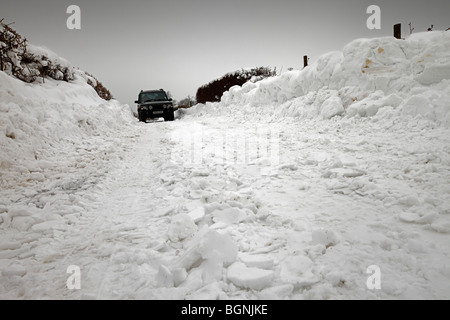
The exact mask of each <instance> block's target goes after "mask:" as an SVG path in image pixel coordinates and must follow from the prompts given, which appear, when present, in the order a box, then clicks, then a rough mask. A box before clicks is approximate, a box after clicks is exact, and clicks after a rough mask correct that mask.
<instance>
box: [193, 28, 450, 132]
mask: <svg viewBox="0 0 450 320" xmlns="http://www.w3.org/2000/svg"><path fill="white" fill-rule="evenodd" d="M380 110H383V112H385V113H390V114H393V115H395V116H398V117H417V116H420V117H423V118H425V119H429V120H432V121H436V122H439V123H440V124H442V125H444V126H450V32H448V31H447V32H444V31H434V32H426V33H419V34H413V35H412V36H410V37H409V38H407V39H406V40H397V39H395V38H393V37H383V38H374V39H358V40H355V41H353V42H351V43H349V44H348V45H347V46H345V47H344V49H343V50H342V52H340V51H339V52H338V51H336V52H330V53H328V54H325V55H323V56H321V57H320V58H319V59H318V60H317V61H316V62H315V63H313V64H311V65H310V66H309V67H307V68H305V69H303V70H293V71H290V72H286V73H284V74H282V75H280V76H276V77H271V78H268V79H265V80H262V81H260V82H256V83H252V82H248V83H246V84H244V85H243V86H242V87H239V86H235V87H232V88H231V89H230V90H229V91H227V92H225V93H224V94H223V96H222V99H221V102H220V103H214V104H211V103H208V104H207V105H206V106H205V105H198V106H196V107H195V108H193V109H192V110H189V111H188V112H187V113H188V114H195V115H202V114H205V113H211V114H217V113H219V114H237V116H238V117H239V118H244V119H245V118H248V117H249V116H251V117H257V118H268V119H277V118H280V117H301V118H322V119H329V118H332V117H335V116H349V117H355V116H359V117H371V116H374V115H376V114H378V112H379V111H380Z"/></svg>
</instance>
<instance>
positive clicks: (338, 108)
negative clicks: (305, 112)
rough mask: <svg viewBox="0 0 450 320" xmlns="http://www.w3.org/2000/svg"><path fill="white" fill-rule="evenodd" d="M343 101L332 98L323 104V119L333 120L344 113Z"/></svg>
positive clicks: (321, 113)
mask: <svg viewBox="0 0 450 320" xmlns="http://www.w3.org/2000/svg"><path fill="white" fill-rule="evenodd" d="M344 111H345V110H344V107H343V105H342V100H341V98H339V97H338V96H331V97H330V98H328V99H327V100H325V102H324V103H323V104H322V107H321V108H320V115H321V116H322V118H323V119H331V118H333V117H335V116H339V115H341V114H343V113H344Z"/></svg>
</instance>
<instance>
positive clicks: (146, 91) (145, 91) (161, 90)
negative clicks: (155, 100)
mask: <svg viewBox="0 0 450 320" xmlns="http://www.w3.org/2000/svg"><path fill="white" fill-rule="evenodd" d="M149 92H165V91H164V90H163V89H160V90H141V92H140V93H149Z"/></svg>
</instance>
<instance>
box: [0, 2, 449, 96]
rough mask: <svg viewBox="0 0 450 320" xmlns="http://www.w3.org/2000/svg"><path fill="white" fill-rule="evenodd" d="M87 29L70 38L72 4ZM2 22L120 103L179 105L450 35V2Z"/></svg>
mask: <svg viewBox="0 0 450 320" xmlns="http://www.w3.org/2000/svg"><path fill="white" fill-rule="evenodd" d="M71 4H74V5H78V6H79V7H80V9H81V30H69V29H67V27H66V20H67V18H68V17H69V15H68V14H67V13H66V9H67V7H68V6H69V5H71ZM372 4H374V5H378V6H380V8H381V27H382V29H381V30H369V29H367V27H366V21H367V19H368V18H369V15H368V14H367V13H366V10H367V7H368V6H369V5H372ZM0 18H5V21H6V22H7V23H10V22H15V24H14V25H13V28H15V29H16V30H17V31H19V32H20V33H21V34H22V35H24V36H25V37H27V39H28V40H29V42H30V43H33V44H35V45H39V46H44V47H47V48H49V49H51V50H53V51H54V52H56V53H57V54H58V55H60V56H61V57H64V58H66V59H67V60H69V61H70V62H71V63H72V64H73V65H75V66H78V67H80V68H81V69H82V70H85V71H87V72H89V73H92V74H93V75H94V76H96V77H97V78H98V79H99V80H100V81H101V82H102V83H103V84H104V85H105V86H106V87H107V88H108V89H110V90H111V92H112V93H113V95H114V96H115V97H116V98H118V99H119V100H120V101H121V102H122V103H128V104H132V103H133V101H134V100H135V98H136V96H137V93H138V92H139V91H140V90H141V89H155V88H156V89H158V88H164V89H166V90H169V91H171V93H172V95H173V97H174V99H178V100H179V99H183V98H185V97H187V95H191V96H195V93H196V91H197V88H198V87H199V86H201V85H203V84H206V83H208V82H209V81H211V80H214V79H216V78H218V77H220V76H222V75H223V74H225V73H227V72H229V71H233V70H237V69H240V68H243V67H259V66H267V67H277V70H278V71H280V69H281V68H283V71H285V70H286V69H287V68H289V67H294V68H301V67H302V66H303V65H302V64H303V61H302V57H303V55H308V56H309V57H310V59H311V61H314V60H315V59H317V58H318V57H319V56H320V55H322V54H324V53H326V52H329V51H332V50H341V49H342V48H343V46H344V45H346V44H347V43H348V42H349V41H351V40H353V39H356V38H371V37H377V36H390V35H391V34H392V26H393V24H395V23H402V26H403V35H406V34H409V27H408V23H409V22H411V23H412V25H413V27H414V28H415V31H414V32H419V31H426V29H427V28H428V27H429V26H430V25H431V24H434V26H435V29H440V30H442V29H446V28H448V27H450V1H448V0H427V1H425V0H420V1H418V0H400V1H398V0H397V1H393V0H391V1H387V0H378V1H377V0H373V1H367V0H334V1H331V0H328V1H324V0H305V1H295V0H275V1H271V0H226V1H225V0H222V1H216V0H209V1H206V0H184V1H181V0H161V1H159V0H158V1H144V0H127V1H124V0H90V1H87V0H2V2H1V4H0Z"/></svg>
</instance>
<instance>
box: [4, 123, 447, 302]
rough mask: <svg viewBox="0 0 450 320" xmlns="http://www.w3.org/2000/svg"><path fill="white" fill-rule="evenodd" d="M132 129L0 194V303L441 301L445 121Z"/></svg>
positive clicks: (85, 146)
mask: <svg viewBox="0 0 450 320" xmlns="http://www.w3.org/2000/svg"><path fill="white" fill-rule="evenodd" d="M380 129H382V130H380ZM128 130H129V132H127V133H125V134H123V135H122V136H121V137H115V138H111V139H110V140H108V141H102V142H101V141H99V138H98V137H93V139H92V141H84V142H80V144H79V145H78V146H77V147H76V148H75V147H74V148H75V150H72V151H70V150H62V151H61V154H60V155H59V156H58V157H55V158H53V159H52V163H53V165H50V164H49V165H48V166H47V167H46V168H44V169H41V170H40V171H39V173H41V176H39V177H37V176H36V177H35V178H36V180H29V181H24V182H23V185H22V186H16V188H15V189H14V190H12V189H5V190H2V191H1V196H2V197H1V199H4V200H3V202H4V203H2V204H1V206H0V213H1V217H2V224H1V228H2V229H1V231H2V235H1V240H2V242H1V245H0V270H1V271H2V274H1V276H0V298H6V299H14V298H25V299H59V298H63V299H80V298H89V299H185V298H186V299H236V298H241V299H271V298H275V299H285V298H288V299H304V298H306V299H341V298H351V299H375V298H385V299H393V298H425V299H435V298H443V299H448V298H450V288H449V285H448V284H449V283H450V253H449V251H448V243H449V237H450V216H449V214H450V207H449V205H450V199H449V193H450V171H449V169H450V156H449V154H450V150H449V146H450V141H449V140H450V134H449V130H448V129H445V128H441V127H433V126H432V123H429V122H426V121H419V120H411V121H410V122H409V123H408V124H405V123H402V124H398V123H396V121H394V120H392V121H391V120H387V121H385V122H384V123H383V124H382V125H380V123H377V122H376V119H374V120H372V119H354V118H350V119H339V120H337V119H334V120H333V119H332V120H326V121H322V120H320V121H301V122H299V121H295V122H294V121H291V120H289V119H284V121H283V123H273V122H272V123H268V122H246V123H233V122H230V120H229V119H228V118H191V117H186V118H184V119H182V120H181V121H175V122H173V123H162V122H156V123H151V124H137V125H136V126H132V127H130V128H128ZM67 154H71V157H73V158H70V157H69V159H71V160H68V158H67V156H65V155H67ZM68 163H73V165H72V166H69V169H67V168H66V170H65V171H64V172H61V171H62V167H61V166H62V165H64V164H65V165H67V164H68ZM57 164H60V165H61V166H58V165H57ZM42 167H45V166H44V165H43V166H42ZM63 173H64V174H63ZM37 178H39V179H37ZM71 265H75V266H78V267H79V268H80V272H81V279H80V280H81V282H80V284H81V289H79V290H69V288H67V287H66V285H67V279H68V278H69V277H70V276H71V274H68V273H66V271H67V268H68V267H69V266H71ZM373 265H376V266H378V267H379V268H380V271H381V290H377V289H374V290H370V289H369V288H368V287H367V280H368V278H369V276H370V275H371V274H368V273H367V269H368V267H370V266H373Z"/></svg>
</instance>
